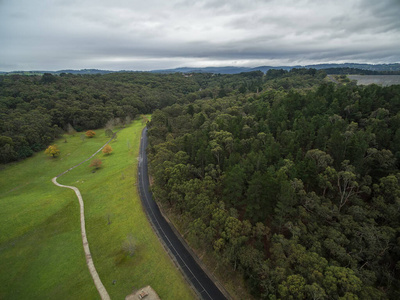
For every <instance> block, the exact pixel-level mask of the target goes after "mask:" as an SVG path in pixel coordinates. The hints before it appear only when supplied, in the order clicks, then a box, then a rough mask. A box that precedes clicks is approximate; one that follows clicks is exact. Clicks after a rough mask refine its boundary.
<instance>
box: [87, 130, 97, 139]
mask: <svg viewBox="0 0 400 300" xmlns="http://www.w3.org/2000/svg"><path fill="white" fill-rule="evenodd" d="M85 135H86V136H87V137H88V138H92V137H94V136H95V135H96V132H94V131H93V130H88V131H86V133H85Z"/></svg>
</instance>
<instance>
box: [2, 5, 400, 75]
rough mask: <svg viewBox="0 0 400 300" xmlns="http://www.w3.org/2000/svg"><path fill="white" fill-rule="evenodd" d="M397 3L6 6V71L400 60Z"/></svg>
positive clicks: (4, 59)
mask: <svg viewBox="0 0 400 300" xmlns="http://www.w3.org/2000/svg"><path fill="white" fill-rule="evenodd" d="M399 7H400V3H399V2H398V1H397V0H396V1H375V0H374V1H372V0H352V1H350V0H349V1H346V2H345V3H344V2H343V3H342V2H341V3H338V2H337V1H324V2H322V1H311V0H309V1H294V0H292V1H289V2H286V1H285V5H284V4H282V1H278V0H270V1H262V0H259V1H251V2H248V1H239V0H232V1H222V0H204V1H190V0H186V1H174V0H171V1H162V0H148V1H145V2H144V1H129V0H117V1H112V2H111V1H99V0H96V1H95V0H85V1H75V2H72V1H66V0H62V1H57V2H54V1H50V0H47V1H46V0H43V1H42V2H40V3H39V4H38V3H32V2H31V1H28V0H22V1H20V2H18V3H17V2H16V1H15V2H14V1H8V2H0V44H1V45H2V47H0V70H12V69H13V68H14V67H13V66H15V67H18V68H24V69H28V68H36V69H37V68H41V69H43V68H42V67H41V66H43V67H46V68H50V69H54V68H65V67H70V66H74V67H75V68H88V67H96V68H103V67H107V68H110V69H118V68H121V66H124V65H125V66H129V67H130V68H132V69H139V68H141V69H149V68H159V67H157V64H158V63H159V64H160V65H163V66H167V67H174V65H171V64H177V65H176V66H178V65H179V66H181V65H182V64H188V65H191V64H207V62H209V63H210V64H211V63H213V64H215V63H220V64H230V63H234V62H238V63H248V64H255V63H259V62H263V61H265V62H268V63H271V64H280V63H281V62H299V61H307V62H315V63H321V62H334V61H343V60H352V61H358V62H361V61H364V62H377V61H379V62H388V63H389V62H398V61H399V60H400V54H399V51H398V49H400V33H399V30H400V18H398V15H399ZM124 62H125V63H124ZM146 64H147V65H146ZM51 66H53V67H51ZM123 69H127V68H126V67H125V68H123Z"/></svg>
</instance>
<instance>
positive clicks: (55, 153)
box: [44, 145, 60, 158]
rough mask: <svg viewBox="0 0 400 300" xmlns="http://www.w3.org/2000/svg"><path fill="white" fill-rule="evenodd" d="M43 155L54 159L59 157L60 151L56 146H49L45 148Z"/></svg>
mask: <svg viewBox="0 0 400 300" xmlns="http://www.w3.org/2000/svg"><path fill="white" fill-rule="evenodd" d="M44 153H46V154H47V155H50V156H51V157H53V158H55V157H56V156H58V155H60V150H59V149H58V147H57V145H50V146H49V147H47V149H46V150H45V151H44Z"/></svg>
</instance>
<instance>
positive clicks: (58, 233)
mask: <svg viewBox="0 0 400 300" xmlns="http://www.w3.org/2000/svg"><path fill="white" fill-rule="evenodd" d="M142 128H143V124H142V122H141V121H140V120H136V121H134V122H133V123H132V124H131V125H130V126H129V127H127V128H125V129H123V130H122V131H120V132H119V133H118V137H117V140H116V141H113V142H111V144H110V145H111V147H112V148H113V150H114V151H113V152H112V154H111V155H108V156H106V155H104V154H103V153H101V152H100V154H98V155H97V156H96V158H100V159H101V160H102V161H103V165H102V167H101V168H100V169H99V170H97V171H96V172H95V173H92V169H91V168H90V167H89V164H90V161H89V162H86V163H84V164H83V165H81V166H79V167H77V168H75V169H74V170H72V171H70V172H68V173H67V174H65V175H63V176H62V177H60V178H59V179H58V182H59V183H61V184H64V185H73V186H76V187H78V188H79V189H80V191H81V194H82V197H83V200H84V202H85V216H86V230H87V236H88V240H89V244H90V250H91V253H92V257H93V261H94V264H95V266H96V269H97V272H98V273H99V276H100V278H101V280H102V282H103V284H104V285H105V287H106V289H107V291H108V293H109V294H110V297H111V298H112V299H124V298H125V296H126V295H128V294H130V293H131V292H132V289H133V288H135V289H138V288H141V287H143V286H145V285H151V286H152V287H153V288H154V289H155V290H156V291H157V292H158V294H159V296H160V297H161V298H162V299H163V300H164V299H193V298H194V294H193V292H192V291H191V290H190V288H189V287H188V286H187V284H186V282H185V281H184V279H183V277H182V275H181V274H180V272H179V271H178V270H177V269H176V268H175V266H174V265H173V263H172V262H171V260H170V259H169V257H168V255H167V254H166V253H165V251H164V249H163V248H162V246H161V244H160V242H159V241H158V239H157V237H156V235H155V234H154V233H153V231H152V229H151V227H150V225H149V223H148V221H147V219H146V216H145V213H144V212H143V209H142V207H141V203H140V199H139V196H138V194H137V190H136V185H135V183H136V172H137V157H138V154H139V142H140V135H141V130H142ZM96 133H97V135H96V137H95V138H92V139H85V140H84V141H82V140H81V138H80V134H79V133H77V134H75V135H74V136H67V137H66V138H67V143H64V139H60V140H58V141H57V142H56V143H57V145H58V147H59V149H60V150H61V155H60V156H59V157H58V158H56V159H52V158H50V157H46V156H45V154H44V153H43V152H42V153H38V154H36V155H35V156H34V157H32V158H29V159H26V160H24V161H22V162H18V163H14V164H9V165H6V166H5V167H4V168H3V169H2V170H1V171H0V207H1V210H0V228H1V231H0V232H1V235H0V266H1V267H0V282H1V284H0V299H99V295H98V293H97V290H96V289H95V286H94V284H93V281H92V278H91V277H90V274H89V271H88V269H87V266H86V262H85V256H84V252H83V248H82V240H81V235H80V234H81V233H80V221H79V203H78V199H77V198H76V196H75V193H74V192H73V191H72V190H70V189H65V188H60V187H57V186H55V185H53V183H52V182H51V178H52V177H54V176H56V175H58V174H59V173H61V172H63V171H65V170H66V169H68V168H70V167H72V166H74V165H75V164H77V163H79V162H80V161H82V160H84V159H86V158H87V157H89V156H90V155H91V154H93V153H94V152H95V151H96V150H97V149H98V148H100V147H101V146H102V145H103V144H104V143H105V142H106V141H107V139H108V138H107V137H106V136H105V135H104V131H103V130H97V131H96ZM128 236H130V237H133V239H134V240H135V243H136V250H135V253H134V255H133V256H132V257H131V256H129V255H128V254H127V253H126V252H125V251H123V244H124V243H125V242H126V241H127V239H128ZM113 281H114V284H113Z"/></svg>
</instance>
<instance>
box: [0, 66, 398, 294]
mask: <svg viewBox="0 0 400 300" xmlns="http://www.w3.org/2000/svg"><path fill="white" fill-rule="evenodd" d="M325 76H326V73H325V72H324V71H321V70H320V71H317V70H315V69H293V70H291V71H285V70H269V71H268V72H267V73H266V74H263V73H262V72H260V71H254V72H249V73H241V74H236V75H218V74H152V73H112V74H104V75H76V74H66V73H63V74H60V75H52V74H44V75H43V76H38V75H34V76H22V75H9V76H0V163H7V162H11V161H15V160H18V159H23V158H25V157H28V156H30V155H32V154H33V153H34V152H35V151H39V150H42V149H44V148H45V147H46V146H47V145H49V144H50V143H51V142H52V141H53V140H54V139H55V138H56V137H58V136H60V135H61V134H62V133H63V132H64V131H78V132H79V131H83V130H87V129H95V128H98V127H102V126H104V125H105V124H106V123H107V122H108V121H109V120H114V121H116V122H119V123H122V124H123V123H126V122H129V121H130V120H131V119H133V118H135V117H136V116H137V115H138V114H143V113H153V115H152V121H151V122H150V123H149V125H148V127H149V142H150V145H149V148H148V154H149V159H150V162H151V163H150V171H151V174H152V177H153V182H154V183H153V186H152V191H153V193H154V195H155V197H156V199H157V200H158V201H160V203H162V205H163V206H167V207H169V208H170V209H171V210H172V211H173V213H174V214H176V215H177V216H179V218H180V219H181V220H182V224H183V225H182V226H183V227H184V228H185V232H186V233H187V235H186V237H187V239H188V240H189V242H190V243H191V244H192V245H193V246H195V247H197V248H198V249H202V250H204V251H206V252H208V253H212V255H213V256H214V257H215V258H216V261H218V262H219V266H217V267H219V268H224V267H229V268H230V269H232V270H235V271H236V272H237V273H238V274H241V275H242V276H243V277H244V278H245V281H246V283H247V286H248V289H249V290H250V291H251V293H252V294H253V295H254V296H255V297H256V298H261V299H357V298H359V299H399V298H400V288H399V287H400V280H399V278H400V184H399V183H400V171H399V162H400V112H399V111H400V86H399V85H397V86H390V87H380V86H377V85H370V86H365V87H360V86H356V85H355V84H354V83H352V82H349V83H347V84H338V85H335V84H333V83H327V81H325V80H324V78H325Z"/></svg>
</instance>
